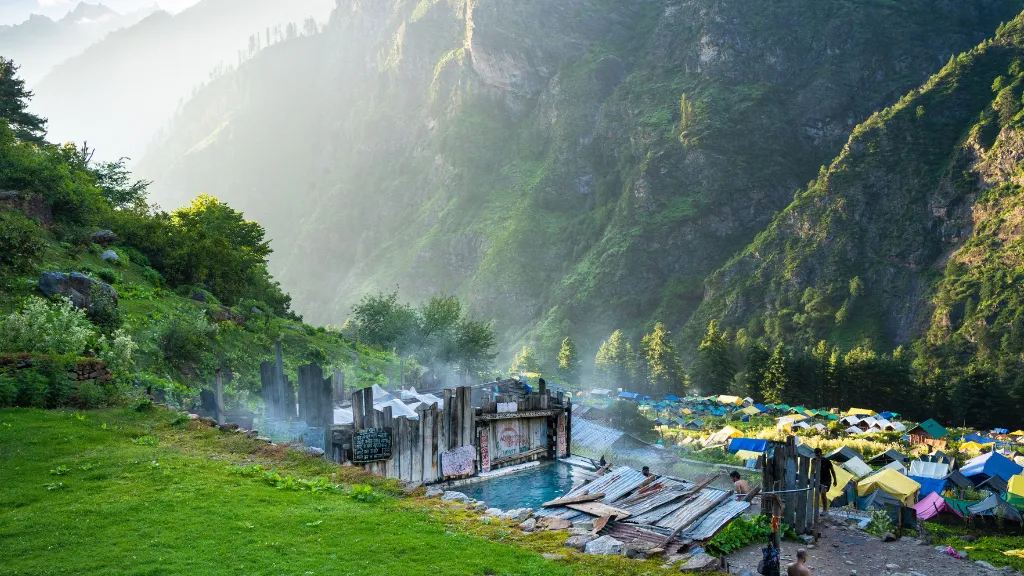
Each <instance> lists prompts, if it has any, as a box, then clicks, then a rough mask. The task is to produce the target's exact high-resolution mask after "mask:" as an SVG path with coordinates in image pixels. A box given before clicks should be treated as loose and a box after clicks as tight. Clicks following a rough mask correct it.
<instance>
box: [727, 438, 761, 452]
mask: <svg viewBox="0 0 1024 576" xmlns="http://www.w3.org/2000/svg"><path fill="white" fill-rule="evenodd" d="M767 448H768V441H767V440H760V439H757V438H733V439H732V440H731V441H729V452H738V451H740V450H747V451H749V452H758V453H760V452H764V451H765V449H767Z"/></svg>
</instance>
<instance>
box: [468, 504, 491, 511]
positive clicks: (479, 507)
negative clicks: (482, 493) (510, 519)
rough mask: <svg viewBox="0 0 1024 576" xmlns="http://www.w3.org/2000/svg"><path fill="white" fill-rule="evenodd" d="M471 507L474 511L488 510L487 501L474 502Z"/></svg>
mask: <svg viewBox="0 0 1024 576" xmlns="http://www.w3.org/2000/svg"><path fill="white" fill-rule="evenodd" d="M470 509H471V510H472V511H474V512H483V511H484V510H487V502H477V503H475V504H473V505H472V506H471V507H470Z"/></svg>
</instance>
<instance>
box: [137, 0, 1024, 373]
mask: <svg viewBox="0 0 1024 576" xmlns="http://www.w3.org/2000/svg"><path fill="white" fill-rule="evenodd" d="M1022 7H1024V6H1022V4H1021V2H1019V1H1016V0H984V1H979V2H969V3H965V2H952V1H940V2H935V1H932V0H927V1H925V0H919V1H918V0H914V1H907V2H899V3H894V2H876V1H872V2H847V1H839V2H819V1H810V0H787V1H785V2H758V3H749V2H737V1H733V0H654V1H646V0H645V1H639V0H627V1H617V2H609V1H606V0H566V1H561V2H557V3H552V2H548V1H541V0H517V1H514V2H513V1H510V0H479V1H472V2H467V1H456V2H449V1H436V0H422V1H419V2H408V1H399V0H387V1H380V2H345V3H342V4H340V5H339V8H338V9H337V10H335V11H334V13H333V15H332V17H331V20H330V23H329V24H328V26H327V27H326V28H325V29H324V30H323V31H322V32H320V33H318V34H316V35H312V36H303V37H300V38H295V39H293V40H291V41H287V42H282V43H277V44H274V45H273V46H271V47H270V48H269V49H264V50H262V51H261V52H260V53H259V54H258V55H257V56H256V57H255V58H252V59H251V60H249V61H247V62H245V63H244V64H243V65H242V66H241V67H240V68H239V69H238V70H237V71H235V72H233V73H231V74H227V75H225V76H223V77H220V78H218V79H217V80H215V81H213V82H211V83H210V84H209V85H208V86H207V87H206V88H204V89H203V90H201V91H200V92H199V93H198V94H196V96H195V97H194V98H193V99H192V100H191V101H190V102H189V103H187V104H186V105H185V107H184V109H183V110H182V112H181V114H180V115H179V116H178V117H177V119H176V120H175V122H174V129H173V130H172V131H171V132H169V133H168V134H167V135H166V138H164V139H163V140H161V141H160V142H158V143H157V144H156V145H155V146H154V147H153V148H152V149H151V150H150V153H149V154H147V156H146V157H145V158H144V159H143V161H142V162H141V164H140V166H139V170H140V172H141V173H142V174H144V175H145V176H146V177H147V178H150V179H152V180H154V181H155V184H154V188H153V190H154V198H155V199H156V200H157V201H158V202H160V203H161V204H164V205H169V206H175V205H179V204H181V203H183V202H184V201H186V200H187V198H189V197H190V195H191V194H192V193H193V192H194V191H198V190H207V191H211V192H212V193H216V194H217V195H218V196H219V197H222V198H225V199H226V200H227V201H229V202H231V203H232V204H233V205H236V206H238V207H240V208H241V209H243V210H244V211H245V212H246V214H248V215H250V216H252V217H254V218H256V219H258V220H259V221H260V222H261V223H263V224H264V225H265V226H266V227H267V230H268V234H269V235H270V237H272V238H273V239H274V242H275V246H276V252H275V254H274V255H273V256H272V258H271V267H272V268H273V269H274V270H275V272H276V273H277V276H278V277H279V278H281V281H282V283H283V285H284V286H285V287H286V288H287V289H288V290H289V292H291V293H292V294H293V296H294V298H295V305H296V307H297V309H298V310H300V311H301V312H302V313H303V314H304V315H306V316H307V317H308V318H310V319H311V320H313V321H316V322H332V323H342V322H343V321H344V320H345V319H346V317H348V316H349V315H350V314H351V309H352V306H353V305H355V304H356V303H358V301H359V299H360V298H361V297H362V295H363V294H364V293H367V292H374V291H377V290H383V291H385V292H390V291H392V290H394V289H395V287H396V286H397V288H398V290H399V292H400V294H401V295H402V296H403V298H404V299H406V300H407V301H411V302H420V301H424V300H426V299H428V298H429V297H431V296H433V295H436V294H438V293H449V294H452V293H454V294H457V295H459V296H461V297H463V298H464V299H466V300H467V301H468V302H469V304H470V306H471V307H472V308H473V309H474V310H477V311H479V312H480V313H481V314H482V315H483V317H487V318H493V319H494V320H495V328H496V330H497V332H498V342H499V345H500V347H501V349H502V351H503V356H502V357H503V359H505V360H510V359H511V357H512V355H513V354H514V353H515V352H518V351H521V349H522V346H524V345H525V346H528V347H530V348H531V349H532V351H533V352H534V354H535V356H536V357H537V359H538V361H539V363H540V364H541V365H543V366H545V367H548V368H552V367H554V366H555V365H556V363H557V358H556V356H557V354H558V352H559V350H560V345H561V343H562V341H563V340H564V338H565V337H566V336H572V337H573V339H574V342H575V344H576V346H577V347H578V350H579V356H580V357H581V358H585V359H587V360H588V362H587V364H588V365H589V359H591V358H594V357H595V355H596V354H597V351H598V348H599V347H600V344H601V342H603V341H604V340H606V339H607V338H608V336H609V334H611V333H612V332H614V331H615V330H617V329H621V330H622V331H623V334H624V336H625V337H626V338H627V339H628V340H629V341H630V342H632V347H633V349H634V352H636V350H638V349H639V347H640V340H641V338H642V336H643V335H644V334H651V333H653V332H654V328H655V324H656V323H657V322H659V321H661V322H664V324H665V329H666V330H667V332H668V333H671V334H674V335H675V342H676V344H677V346H678V348H679V351H680V353H681V354H682V356H683V357H684V359H686V360H689V359H691V358H692V357H693V356H695V354H696V349H697V347H698V345H699V343H700V337H701V333H702V332H703V331H704V328H706V326H707V322H706V321H703V322H702V323H703V326H700V329H699V330H684V327H685V326H686V324H687V322H688V321H689V320H690V318H691V316H692V315H693V313H694V311H695V310H696V309H697V307H698V306H699V305H700V303H701V301H702V299H703V297H704V280H705V278H706V277H707V276H708V275H709V274H710V273H712V272H714V271H715V270H716V269H718V268H719V267H721V266H722V265H724V264H725V263H726V262H727V261H728V260H729V259H730V258H731V257H732V256H733V255H734V254H735V253H736V252H737V251H740V250H742V249H743V248H744V246H746V245H747V244H748V243H750V242H751V241H752V240H753V239H754V238H755V236H756V235H757V234H758V232H760V231H762V230H764V229H765V228H766V227H767V226H769V225H770V223H771V221H772V217H773V215H774V214H775V213H776V212H777V211H779V210H782V209H784V208H785V207H786V205H787V204H789V203H790V202H791V201H792V199H793V194H794V192H796V191H797V190H798V189H799V188H800V187H801V186H803V185H804V184H805V183H806V182H807V181H808V180H811V179H812V178H814V177H815V176H816V174H817V173H818V170H819V167H820V166H821V165H822V164H825V163H828V162H830V161H831V159H832V158H833V157H835V156H836V155H837V154H839V153H840V152H841V151H842V149H843V145H844V143H845V142H846V141H847V138H848V137H849V135H850V134H851V132H852V131H853V130H854V128H855V127H856V126H857V125H858V124H859V123H860V122H862V121H863V120H864V119H866V118H868V117H869V116H870V115H871V114H872V113H873V112H875V111H877V110H880V109H882V108H884V107H886V106H888V105H892V104H894V103H896V102H897V101H898V100H899V98H900V97H901V96H902V95H903V94H905V93H907V92H909V91H910V90H913V89H914V88H916V87H918V86H920V85H921V84H922V83H923V82H925V81H926V80H927V79H928V77H929V76H930V75H931V74H934V73H936V72H937V71H939V70H940V69H941V68H942V66H943V64H945V63H946V62H947V61H948V60H949V58H950V56H952V55H956V54H959V53H960V52H962V51H964V50H969V49H970V48H971V47H973V46H975V45H977V44H978V43H979V42H981V41H983V40H984V39H985V38H987V37H990V36H991V35H992V34H993V33H994V32H995V30H996V28H997V26H998V25H999V23H1000V22H1003V21H1006V20H1009V19H1012V18H1013V17H1014V16H1015V15H1016V14H1017V13H1018V12H1019V11H1020V10H1021V9H1022ZM313 278H315V281H311V279H313ZM586 368H587V369H588V370H589V366H587V367H586Z"/></svg>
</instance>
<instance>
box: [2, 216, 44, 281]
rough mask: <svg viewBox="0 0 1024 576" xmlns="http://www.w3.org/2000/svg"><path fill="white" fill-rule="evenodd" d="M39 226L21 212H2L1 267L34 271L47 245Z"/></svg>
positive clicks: (18, 270)
mask: <svg viewBox="0 0 1024 576" xmlns="http://www.w3.org/2000/svg"><path fill="white" fill-rule="evenodd" d="M39 232H40V229H39V226H37V225H36V224H35V222H32V221H31V220H29V219H28V218H26V217H25V215H24V214H22V213H21V212H14V211H8V212H0V268H3V269H6V270H8V271H10V272H32V271H33V270H34V269H35V263H36V261H37V260H38V259H39V256H40V255H41V254H42V252H43V248H44V247H45V246H46V245H45V244H44V243H43V241H42V239H41V238H40V235H39Z"/></svg>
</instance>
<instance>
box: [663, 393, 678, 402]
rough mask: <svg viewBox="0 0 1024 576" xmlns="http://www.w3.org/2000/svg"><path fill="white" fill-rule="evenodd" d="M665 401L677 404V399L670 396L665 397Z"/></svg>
mask: <svg viewBox="0 0 1024 576" xmlns="http://www.w3.org/2000/svg"><path fill="white" fill-rule="evenodd" d="M665 400H668V401H669V402H679V398H677V397H676V396H674V395H672V394H669V395H668V396H665Z"/></svg>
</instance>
